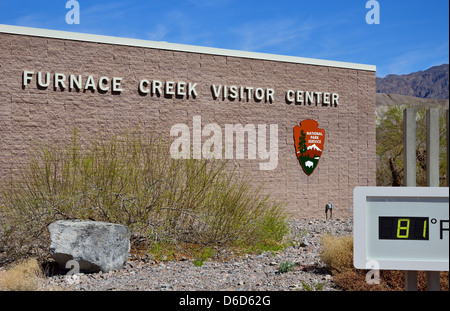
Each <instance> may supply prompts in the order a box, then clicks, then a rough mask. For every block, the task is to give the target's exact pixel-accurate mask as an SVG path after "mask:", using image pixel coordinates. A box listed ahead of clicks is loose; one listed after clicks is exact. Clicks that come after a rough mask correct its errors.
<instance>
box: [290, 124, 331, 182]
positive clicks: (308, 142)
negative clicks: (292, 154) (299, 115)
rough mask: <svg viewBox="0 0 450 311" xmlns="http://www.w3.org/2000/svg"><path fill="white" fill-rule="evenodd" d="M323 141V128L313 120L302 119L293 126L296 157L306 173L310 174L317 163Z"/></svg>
mask: <svg viewBox="0 0 450 311" xmlns="http://www.w3.org/2000/svg"><path fill="white" fill-rule="evenodd" d="M324 143H325V130H323V129H320V128H319V123H318V122H317V121H314V120H304V121H302V122H300V125H296V126H294V144H295V151H296V154H297V159H298V161H299V162H300V164H301V166H302V168H303V171H304V172H305V174H306V175H308V176H309V175H311V174H312V172H313V171H314V169H315V168H316V167H317V165H318V164H319V160H320V157H321V156H322V152H323V144H324Z"/></svg>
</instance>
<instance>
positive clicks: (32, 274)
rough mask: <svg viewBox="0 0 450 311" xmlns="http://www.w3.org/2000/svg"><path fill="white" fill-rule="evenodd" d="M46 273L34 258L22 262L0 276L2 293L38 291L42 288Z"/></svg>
mask: <svg viewBox="0 0 450 311" xmlns="http://www.w3.org/2000/svg"><path fill="white" fill-rule="evenodd" d="M43 278H44V273H43V271H42V270H41V267H40V265H39V263H38V261H37V260H36V259H34V258H31V259H27V260H22V261H19V262H17V263H16V264H14V265H13V266H12V267H11V268H10V269H9V270H7V271H6V272H3V273H2V274H0V290H2V291H37V290H40V289H41V288H42V281H43Z"/></svg>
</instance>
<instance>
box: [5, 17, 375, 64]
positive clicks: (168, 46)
mask: <svg viewBox="0 0 450 311" xmlns="http://www.w3.org/2000/svg"><path fill="white" fill-rule="evenodd" d="M0 33H7V34H15V35H24V36H34V37H44V38H52V39H62V40H74V41H84V42H94V43H104V44H113V45H124V46H133V47H143V48H152V49H160V50H170V51H179V52H188V53H199V54H209V55H218V56H230V57H240V58H251V59H258V60H269V61H278V62H287V63H297V64H306V65H316V66H326V67H337V68H345V69H356V70H366V71H376V66H374V65H366V64H357V63H347V62H339V61H330V60H322V59H313V58H304V57H298V56H285V55H276V54H266V53H257V52H248V51H238V50H229V49H221V48H211V47H203V46H194V45H186V44H178V43H168V42H162V41H149V40H142V39H130V38H121V37H112V36H103V35H93V34H84V33H77V32H69V31H61V30H50V29H42V28H31V27H23V26H12V25H3V24H0Z"/></svg>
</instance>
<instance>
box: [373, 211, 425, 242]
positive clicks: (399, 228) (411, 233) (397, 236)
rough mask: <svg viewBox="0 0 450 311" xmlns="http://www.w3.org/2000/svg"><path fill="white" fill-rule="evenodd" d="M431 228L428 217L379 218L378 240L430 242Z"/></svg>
mask: <svg viewBox="0 0 450 311" xmlns="http://www.w3.org/2000/svg"><path fill="white" fill-rule="evenodd" d="M429 227H430V226H429V218H428V217H404V216H401V217H378V238H379V239H380V240H426V241H428V239H429V233H428V232H429Z"/></svg>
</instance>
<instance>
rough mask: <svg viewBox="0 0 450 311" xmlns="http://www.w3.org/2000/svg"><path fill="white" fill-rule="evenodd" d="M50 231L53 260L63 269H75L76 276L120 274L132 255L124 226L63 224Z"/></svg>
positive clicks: (90, 222) (49, 227)
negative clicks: (79, 274)
mask: <svg viewBox="0 0 450 311" xmlns="http://www.w3.org/2000/svg"><path fill="white" fill-rule="evenodd" d="M48 230H49V232H50V240H51V244H50V254H51V256H52V257H53V258H54V259H55V261H56V262H57V263H58V265H59V267H60V268H62V269H64V268H69V269H70V268H72V270H71V271H72V273H78V272H91V273H93V272H99V271H103V272H108V271H111V270H118V269H120V268H121V267H122V266H123V264H124V263H125V262H126V260H127V258H128V255H129V252H130V231H129V230H128V228H127V227H126V226H123V225H118V224H112V223H107V222H98V221H85V220H59V221H55V222H53V223H52V224H50V225H49V226H48ZM66 264H67V266H66ZM77 270H78V271H77ZM69 272H70V271H69Z"/></svg>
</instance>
